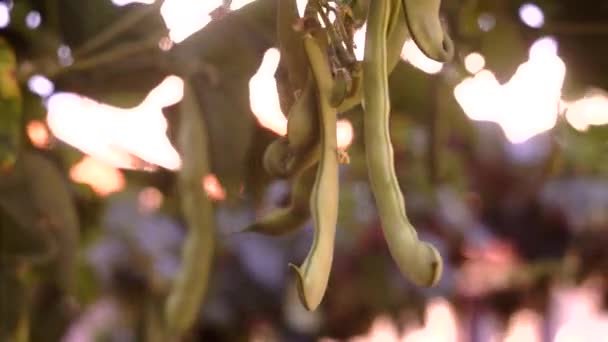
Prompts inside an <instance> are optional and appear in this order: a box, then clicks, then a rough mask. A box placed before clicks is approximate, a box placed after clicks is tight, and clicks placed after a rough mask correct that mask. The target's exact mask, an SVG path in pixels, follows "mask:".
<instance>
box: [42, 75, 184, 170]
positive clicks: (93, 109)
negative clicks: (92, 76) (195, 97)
mask: <svg viewBox="0 0 608 342" xmlns="http://www.w3.org/2000/svg"><path fill="white" fill-rule="evenodd" d="M182 97H183V81H182V80H181V79H180V78H179V77H177V76H169V77H167V78H165V80H164V81H163V82H161V84H159V85H158V86H157V87H156V88H154V89H153V90H152V91H150V93H149V94H148V96H147V97H146V98H145V99H144V100H143V101H142V103H141V104H140V105H138V106H136V107H134V108H130V109H123V108H117V107H113V106H110V105H107V104H103V103H99V102H97V101H94V100H92V99H89V98H86V97H82V96H79V95H76V94H72V93H56V94H54V95H52V96H51V97H50V98H49V100H48V102H47V109H48V115H47V122H48V125H49V128H50V129H51V132H52V133H53V134H54V135H55V136H56V137H57V138H58V139H60V140H63V141H65V142H66V143H68V144H70V145H72V146H74V147H76V148H78V149H79V150H81V151H82V152H84V153H86V154H89V155H91V156H94V157H96V158H97V159H99V160H100V161H103V162H105V163H107V164H109V165H112V166H114V167H118V168H126V169H132V168H137V167H136V166H135V165H134V157H137V158H139V159H141V160H143V161H145V162H147V163H151V164H154V165H159V166H162V167H164V168H167V169H170V170H176V169H178V168H179V167H180V164H181V161H180V158H179V155H178V154H177V151H176V150H175V149H174V148H173V146H172V145H171V143H170V141H169V139H168V138H167V136H166V130H167V121H166V119H165V117H164V116H163V113H162V108H163V107H167V106H170V105H173V104H175V103H177V102H179V101H180V100H181V99H182Z"/></svg>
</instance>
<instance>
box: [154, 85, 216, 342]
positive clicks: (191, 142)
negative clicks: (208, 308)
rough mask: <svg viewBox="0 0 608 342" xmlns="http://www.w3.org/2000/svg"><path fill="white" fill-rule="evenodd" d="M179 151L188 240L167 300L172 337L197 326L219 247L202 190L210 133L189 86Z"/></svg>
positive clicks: (184, 107)
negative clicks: (208, 135) (196, 321)
mask: <svg viewBox="0 0 608 342" xmlns="http://www.w3.org/2000/svg"><path fill="white" fill-rule="evenodd" d="M181 120H182V122H181V123H180V132H179V149H180V153H181V155H182V161H183V162H182V168H181V170H180V172H179V176H178V177H179V178H178V184H179V191H180V194H181V206H182V212H183V215H184V219H185V222H186V223H187V226H188V236H187V238H186V241H185V243H184V246H183V249H182V264H181V267H180V270H179V273H178V275H177V277H176V279H175V283H174V284H173V288H172V289H171V293H170V294H169V297H168V299H167V303H166V308H165V310H166V311H165V314H166V321H167V328H168V332H169V333H170V334H171V336H174V337H180V336H182V335H183V334H184V333H185V332H186V331H187V330H188V329H189V328H190V327H191V326H192V324H193V323H194V321H195V319H196V317H197V315H198V311H199V309H200V307H201V302H202V300H203V297H204V295H205V292H206V291H207V285H208V281H209V273H210V271H211V265H212V259H213V251H214V245H215V233H214V227H215V224H214V219H213V206H212V203H211V200H210V199H209V198H208V197H207V195H206V194H205V191H204V189H203V187H202V186H201V180H202V179H203V177H204V176H205V175H206V174H208V173H209V171H210V168H209V162H208V160H209V158H208V145H207V144H208V142H207V130H206V127H205V125H204V120H203V119H202V117H201V115H200V112H199V109H198V104H197V103H196V94H194V91H193V89H192V88H191V87H190V85H189V84H188V82H186V84H185V89H184V99H183V101H182V104H181Z"/></svg>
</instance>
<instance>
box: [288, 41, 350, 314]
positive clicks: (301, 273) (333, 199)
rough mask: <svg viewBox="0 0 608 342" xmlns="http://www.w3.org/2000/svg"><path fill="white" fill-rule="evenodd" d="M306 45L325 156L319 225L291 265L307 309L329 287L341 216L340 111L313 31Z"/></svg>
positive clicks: (317, 189) (318, 187) (314, 202)
mask: <svg viewBox="0 0 608 342" xmlns="http://www.w3.org/2000/svg"><path fill="white" fill-rule="evenodd" d="M304 46H305V48H306V53H307V54H308V58H309V60H310V64H311V67H312V70H313V74H314V76H315V81H316V83H317V87H318V94H317V95H318V101H319V113H320V120H319V121H320V127H321V159H320V162H319V166H318V169H317V177H316V179H315V184H314V187H313V190H312V194H311V196H310V210H311V213H312V218H313V221H314V226H315V233H314V239H313V243H312V246H311V248H310V251H309V252H308V255H307V257H306V259H305V260H304V262H303V263H302V265H301V266H300V267H297V266H295V265H293V264H290V267H291V268H292V269H293V270H294V271H295V272H296V275H297V281H298V292H299V295H300V300H301V301H302V304H303V305H304V307H305V308H306V309H307V310H315V309H316V308H317V307H318V306H319V304H320V303H321V300H322V299H323V296H324V295H325V290H326V289H327V283H328V281H329V274H330V271H331V265H332V261H333V252H334V239H335V233H336V223H337V220H338V143H337V137H336V116H337V113H336V109H335V108H334V107H332V106H331V99H330V97H331V93H332V87H333V81H332V79H331V70H330V67H329V63H328V61H327V56H326V55H325V53H324V51H323V50H322V48H321V47H320V46H319V43H318V41H316V40H315V38H313V37H312V36H311V35H306V36H305V38H304Z"/></svg>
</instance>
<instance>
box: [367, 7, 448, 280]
mask: <svg viewBox="0 0 608 342" xmlns="http://www.w3.org/2000/svg"><path fill="white" fill-rule="evenodd" d="M397 1H398V0H375V1H373V2H372V3H371V4H370V11H369V18H368V23H367V32H366V38H365V39H366V41H365V59H364V62H363V74H364V83H363V107H364V121H363V123H364V135H365V137H364V139H365V140H364V141H365V149H366V159H367V164H368V171H369V178H370V183H371V187H372V191H373V193H374V197H375V199H376V204H377V207H378V212H379V215H380V219H381V223H382V228H383V231H384V235H385V237H386V240H387V242H388V247H389V250H390V252H391V254H392V256H393V258H394V259H395V261H396V263H397V265H398V266H399V269H400V270H401V272H402V273H403V274H404V275H406V276H407V277H408V278H409V279H411V280H412V281H413V282H415V283H416V284H418V285H420V286H432V285H434V284H435V283H437V282H438V281H439V279H440V277H441V271H442V262H441V257H440V255H439V253H438V252H437V250H436V249H435V248H434V247H433V246H432V245H430V244H427V243H424V242H422V243H421V242H420V241H419V240H418V236H417V234H416V230H415V229H414V227H413V226H412V224H411V223H410V222H409V221H408V219H407V216H406V213H405V203H404V200H403V195H402V193H401V191H400V188H399V184H398V182H397V176H396V174H395V168H394V159H393V158H394V156H393V147H392V144H391V141H390V134H389V115H390V103H389V91H388V70H387V45H386V44H387V39H386V36H387V30H388V27H389V21H390V17H391V13H394V12H392V11H395V10H397V8H398V3H397Z"/></svg>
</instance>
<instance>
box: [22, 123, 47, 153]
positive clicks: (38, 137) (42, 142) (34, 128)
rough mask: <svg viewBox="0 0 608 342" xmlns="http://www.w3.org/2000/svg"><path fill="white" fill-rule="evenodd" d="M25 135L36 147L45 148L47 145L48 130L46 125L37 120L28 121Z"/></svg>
mask: <svg viewBox="0 0 608 342" xmlns="http://www.w3.org/2000/svg"><path fill="white" fill-rule="evenodd" d="M26 130H27V136H28V137H29V138H30V141H31V142H32V145H34V146H36V147H38V148H46V147H48V146H49V142H50V139H49V131H48V130H47V129H46V125H45V124H44V123H43V122H41V121H38V120H33V121H30V122H29V123H28V124H27V127H26Z"/></svg>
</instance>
